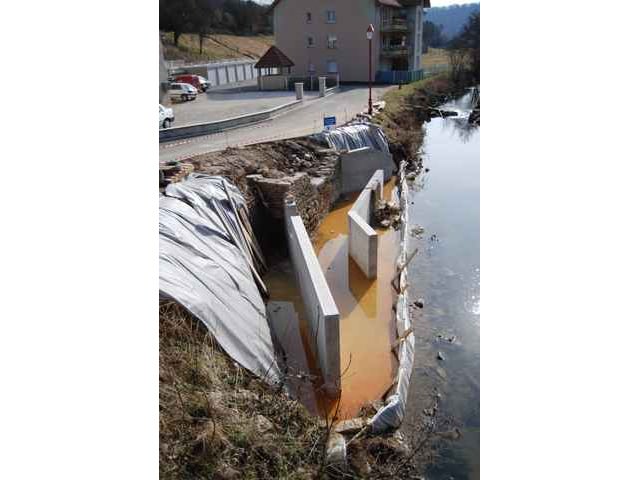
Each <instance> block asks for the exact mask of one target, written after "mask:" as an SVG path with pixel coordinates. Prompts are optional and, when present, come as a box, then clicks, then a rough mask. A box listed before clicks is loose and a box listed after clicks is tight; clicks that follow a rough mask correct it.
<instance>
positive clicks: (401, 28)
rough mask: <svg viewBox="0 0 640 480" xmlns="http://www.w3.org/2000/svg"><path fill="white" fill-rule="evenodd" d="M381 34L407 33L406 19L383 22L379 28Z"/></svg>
mask: <svg viewBox="0 0 640 480" xmlns="http://www.w3.org/2000/svg"><path fill="white" fill-rule="evenodd" d="M380 31H381V32H382V33H393V32H400V33H404V32H407V31H409V25H408V23H407V19H406V18H392V19H389V20H384V21H383V22H382V25H381V27H380Z"/></svg>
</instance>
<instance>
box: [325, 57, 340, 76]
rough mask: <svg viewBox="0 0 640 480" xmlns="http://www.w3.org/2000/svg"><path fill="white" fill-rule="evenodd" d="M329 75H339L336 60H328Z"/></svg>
mask: <svg viewBox="0 0 640 480" xmlns="http://www.w3.org/2000/svg"><path fill="white" fill-rule="evenodd" d="M327 73H338V62H336V61H335V60H328V61H327Z"/></svg>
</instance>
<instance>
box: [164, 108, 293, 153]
mask: <svg viewBox="0 0 640 480" xmlns="http://www.w3.org/2000/svg"><path fill="white" fill-rule="evenodd" d="M300 104H302V100H295V101H293V102H289V103H286V104H284V105H280V106H277V107H275V108H271V109H269V110H263V111H261V112H256V113H247V114H245V115H240V116H238V117H233V118H225V119H223V120H216V121H214V122H205V123H195V124H192V125H185V126H182V127H171V128H166V129H164V130H160V143H164V142H170V141H173V140H183V139H185V138H192V137H200V136H202V135H210V134H212V133H220V132H224V131H226V130H232V129H234V128H239V127H245V126H247V125H252V124H255V123H260V122H264V121H266V120H270V119H271V118H273V117H275V116H276V115H277V114H279V113H282V112H285V111H287V110H289V109H291V108H293V107H295V106H297V105H300Z"/></svg>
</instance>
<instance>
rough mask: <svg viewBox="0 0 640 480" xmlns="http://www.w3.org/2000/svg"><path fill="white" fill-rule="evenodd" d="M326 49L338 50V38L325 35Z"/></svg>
mask: <svg viewBox="0 0 640 480" xmlns="http://www.w3.org/2000/svg"><path fill="white" fill-rule="evenodd" d="M327 48H331V49H334V48H338V37H337V36H335V35H327Z"/></svg>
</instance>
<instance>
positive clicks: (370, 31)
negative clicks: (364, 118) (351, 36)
mask: <svg viewBox="0 0 640 480" xmlns="http://www.w3.org/2000/svg"><path fill="white" fill-rule="evenodd" d="M374 31H375V30H374V28H373V25H372V24H369V28H367V40H369V115H373V101H372V100H371V41H372V40H373V32H374Z"/></svg>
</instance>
